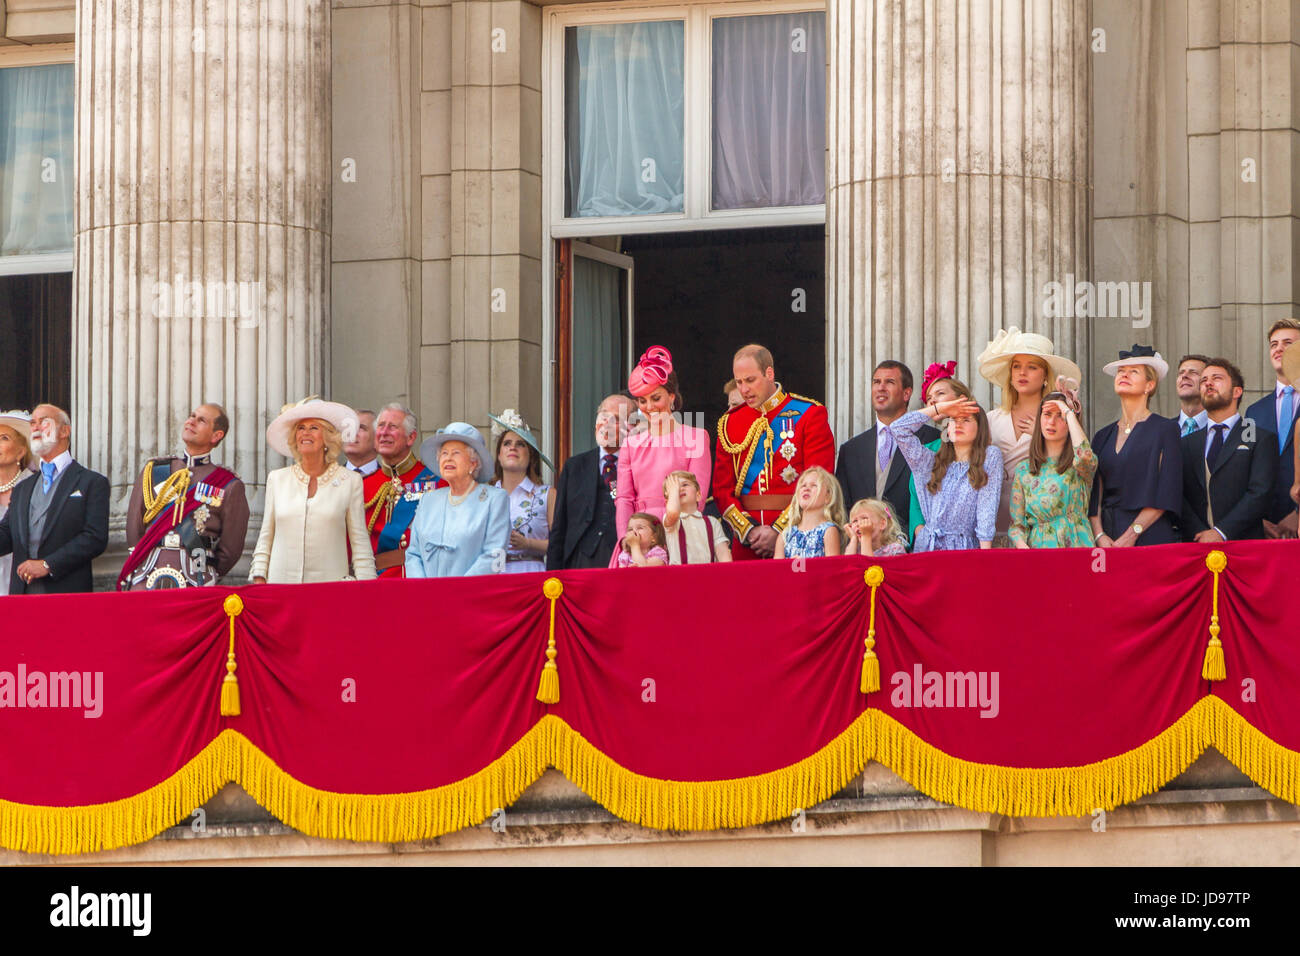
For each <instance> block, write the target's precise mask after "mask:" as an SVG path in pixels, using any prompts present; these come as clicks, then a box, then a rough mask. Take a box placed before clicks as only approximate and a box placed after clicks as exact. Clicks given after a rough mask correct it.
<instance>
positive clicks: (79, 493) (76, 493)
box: [68, 488, 86, 498]
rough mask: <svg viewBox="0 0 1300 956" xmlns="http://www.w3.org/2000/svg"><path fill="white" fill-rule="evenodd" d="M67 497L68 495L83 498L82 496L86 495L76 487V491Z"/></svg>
mask: <svg viewBox="0 0 1300 956" xmlns="http://www.w3.org/2000/svg"><path fill="white" fill-rule="evenodd" d="M68 497H69V498H84V497H86V496H85V495H83V494H82V493H81V489H80V488H78V489H77V490H76V491H74V492H73V493H72V494H70V495H68Z"/></svg>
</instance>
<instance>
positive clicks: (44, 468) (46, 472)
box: [41, 461, 54, 492]
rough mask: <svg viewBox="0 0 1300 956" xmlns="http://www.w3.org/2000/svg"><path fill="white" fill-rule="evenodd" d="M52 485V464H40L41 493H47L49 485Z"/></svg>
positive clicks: (48, 462) (46, 462) (45, 462)
mask: <svg viewBox="0 0 1300 956" xmlns="http://www.w3.org/2000/svg"><path fill="white" fill-rule="evenodd" d="M52 484H54V462H52V461H43V462H41V491H43V492H48V491H49V490H50V485H52Z"/></svg>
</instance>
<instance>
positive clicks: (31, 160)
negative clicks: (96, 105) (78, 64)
mask: <svg viewBox="0 0 1300 956" xmlns="http://www.w3.org/2000/svg"><path fill="white" fill-rule="evenodd" d="M74 102H75V101H74V96H73V67H72V64H70V63H67V64H55V65H50V66H20V67H10V68H6V69H0V273H5V274H10V275H14V274H24V273H27V274H30V273H38V272H54V271H68V270H70V269H71V268H72V225H73V222H72V209H73V205H72V204H73V191H74V186H75V180H74V169H73V114H74Z"/></svg>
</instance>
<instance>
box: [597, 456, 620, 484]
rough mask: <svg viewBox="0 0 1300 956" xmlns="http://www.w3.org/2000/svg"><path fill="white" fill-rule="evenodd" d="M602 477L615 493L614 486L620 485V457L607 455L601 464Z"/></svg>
mask: <svg viewBox="0 0 1300 956" xmlns="http://www.w3.org/2000/svg"><path fill="white" fill-rule="evenodd" d="M600 477H601V478H602V479H604V481H605V484H606V485H607V486H609V490H610V491H611V492H613V490H614V486H615V485H616V484H618V457H617V456H616V455H611V454H610V453H609V452H606V453H605V457H604V459H603V460H602V461H601V464H600Z"/></svg>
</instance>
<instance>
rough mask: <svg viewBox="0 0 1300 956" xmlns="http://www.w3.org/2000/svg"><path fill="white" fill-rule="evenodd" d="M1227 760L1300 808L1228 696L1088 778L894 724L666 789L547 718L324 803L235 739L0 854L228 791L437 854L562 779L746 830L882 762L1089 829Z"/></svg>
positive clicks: (139, 825) (651, 817)
mask: <svg viewBox="0 0 1300 956" xmlns="http://www.w3.org/2000/svg"><path fill="white" fill-rule="evenodd" d="M1209 747H1214V748H1215V749H1217V750H1218V751H1219V752H1220V753H1222V754H1223V755H1224V756H1225V757H1227V758H1228V760H1230V761H1231V762H1232V763H1233V764H1234V765H1236V766H1237V767H1238V768H1240V769H1241V770H1242V771H1243V772H1244V773H1245V774H1246V775H1247V776H1249V777H1250V778H1251V779H1252V780H1253V781H1255V783H1257V784H1259V786H1261V787H1263V788H1264V789H1265V790H1268V791H1269V792H1270V793H1272V794H1274V795H1276V796H1277V797H1280V798H1281V799H1283V800H1286V801H1288V802H1290V803H1300V752H1297V751H1294V750H1289V749H1287V748H1285V747H1282V746H1279V745H1278V744H1276V743H1274V742H1273V741H1272V740H1270V739H1269V738H1268V737H1266V736H1265V735H1264V734H1263V733H1262V732H1260V731H1259V730H1257V729H1256V728H1254V727H1252V726H1251V725H1250V724H1249V723H1248V722H1247V721H1246V720H1245V718H1243V717H1242V716H1241V715H1240V714H1238V713H1237V712H1236V711H1234V710H1233V709H1232V708H1231V707H1229V706H1228V705H1227V704H1225V703H1224V702H1223V701H1222V700H1220V699H1219V698H1217V697H1213V696H1211V697H1205V698H1202V699H1201V700H1199V701H1197V702H1196V704H1194V705H1193V706H1192V707H1191V709H1189V710H1188V711H1187V713H1185V714H1184V715H1183V716H1182V717H1180V718H1179V719H1178V720H1177V721H1175V722H1174V723H1173V724H1172V725H1171V726H1169V727H1168V728H1167V729H1165V730H1164V731H1163V732H1161V733H1160V734H1157V735H1156V736H1155V737H1153V738H1152V739H1151V740H1149V741H1147V742H1146V743H1144V744H1142V745H1140V746H1138V747H1135V748H1133V749H1132V750H1130V751H1128V752H1127V753H1123V754H1119V755H1118V756H1115V757H1109V758H1107V759H1106V760H1100V761H1097V762H1096V763H1091V764H1086V765H1083V766H1077V767H1048V768H1034V767H1003V766H997V765H993V764H978V763H972V762H971V761H967V760H961V759H959V758H956V757H953V756H950V755H949V754H946V753H944V752H943V751H941V750H939V749H938V748H936V747H934V746H932V745H930V744H928V743H926V742H925V741H924V740H922V739H921V738H920V737H918V736H916V734H914V733H913V732H912V731H910V730H908V729H907V728H906V727H904V726H903V725H902V724H900V723H899V722H898V721H897V720H895V719H894V718H893V717H891V716H889V715H888V714H886V713H884V712H883V711H879V710H868V711H864V712H863V713H862V714H860V715H859V716H858V717H857V718H856V719H855V720H854V721H853V723H851V724H850V725H849V726H848V727H847V728H845V729H844V731H843V732H842V733H840V734H839V735H838V736H837V737H836V738H835V739H834V740H832V741H831V742H830V743H828V744H826V746H824V747H822V748H821V749H820V750H818V751H817V752H816V753H814V754H812V755H810V756H808V757H806V758H804V759H803V760H800V761H798V762H796V763H793V764H790V765H789V766H787V767H782V768H780V769H778V770H773V771H770V772H768V773H763V774H756V775H754V776H749V777H739V778H736V779H731V780H707V781H680V780H660V779H656V778H653V777H646V776H643V775H641V774H638V773H635V772H633V771H631V770H628V769H627V768H626V767H623V766H621V765H620V764H618V763H617V762H615V761H614V760H613V759H611V758H610V757H607V756H606V755H605V754H603V753H601V752H600V751H599V750H597V749H596V748H595V746H594V745H593V744H592V743H591V742H590V741H588V740H587V739H586V738H585V737H583V735H582V734H580V733H579V732H578V731H576V730H574V729H573V728H572V727H570V726H569V725H568V724H567V723H565V721H564V720H563V719H561V718H560V717H557V716H555V715H554V714H547V715H546V716H544V717H543V718H542V719H541V720H540V721H538V723H537V724H536V725H534V726H533V728H532V729H531V730H529V731H528V732H527V733H526V734H524V736H523V737H521V738H520V739H519V741H518V742H516V743H515V744H514V746H512V747H511V748H510V749H509V750H507V751H506V752H505V753H504V754H502V756H501V757H499V758H498V759H496V760H494V761H493V762H492V763H491V764H489V765H488V766H486V767H484V768H483V769H482V770H480V771H478V772H477V773H475V774H471V775H470V776H468V777H466V778H464V779H463V780H458V781H456V782H455V783H451V784H447V785H445V786H442V787H435V788H433V789H431V790H421V791H417V792H414V793H396V794H349V793H334V792H331V791H326V790H318V789H316V788H314V787H310V786H307V785H306V784H304V783H302V782H300V781H298V780H296V779H294V778H293V777H292V776H290V775H289V774H288V773H286V772H285V771H283V770H281V769H280V768H279V767H278V766H276V765H275V764H274V763H273V762H272V761H271V759H270V758H269V757H267V756H266V754H264V753H263V752H262V751H261V750H260V749H258V748H257V747H256V746H255V745H254V744H253V743H252V742H251V741H249V740H248V738H246V737H244V736H243V735H242V734H240V733H239V732H237V731H234V730H225V731H222V733H221V735H220V736H218V737H217V739H216V740H214V741H213V742H212V743H211V744H209V745H208V746H207V747H205V748H204V749H203V750H202V751H201V752H200V753H199V754H198V755H197V756H195V758H194V759H193V760H191V761H190V762H189V763H187V764H186V765H185V766H184V767H182V768H181V769H180V770H178V771H177V772H176V773H174V774H173V775H172V776H170V777H168V778H167V779H166V780H164V781H163V782H162V783H160V784H158V785H157V786H155V787H151V788H150V789H149V790H146V791H144V792H143V793H140V794H137V795H136V796H134V797H127V798H125V799H123V800H117V801H114V802H112V803H103V804H95V805H92V806H82V807H42V806H33V805H29V804H19V803H10V802H8V801H3V800H0V846H4V847H6V848H8V849H12V850H20V851H22V852H26V853H50V854H72V853H92V852H95V851H98V850H108V849H114V848H117V847H122V846H129V845H132V844H136V843H143V842H144V841H145V840H148V839H151V838H152V837H154V836H156V835H157V834H159V833H161V832H162V831H163V830H165V829H167V828H168V827H170V826H173V825H175V824H177V823H179V822H181V821H183V820H184V819H186V818H187V817H188V816H190V815H191V814H192V813H193V812H194V810H195V809H196V808H197V807H199V806H202V805H203V804H204V803H205V802H206V801H208V800H210V799H211V798H212V797H213V795H215V794H216V792H217V791H218V790H220V789H221V787H222V786H223V785H224V784H226V783H227V782H228V781H234V782H235V783H238V784H239V785H240V786H242V787H243V788H244V790H246V791H247V792H248V794H249V795H250V796H251V797H252V798H253V799H254V800H256V801H257V802H258V803H259V804H261V805H262V806H263V807H265V808H266V809H267V810H268V811H269V812H270V813H271V814H272V815H274V816H275V817H276V818H277V819H279V820H281V821H282V822H284V823H285V824H286V825H288V826H290V827H293V828H294V829H295V830H298V831H299V832H301V833H304V834H306V835H307V836H313V837H323V838H326V839H345V840H358V841H367V842H383V843H394V842H410V841H414V840H425V839H431V838H433V837H437V836H440V835H442V834H444V833H450V832H452V831H455V830H459V829H463V828H464V827H469V826H476V825H477V824H479V823H482V822H483V821H484V820H486V819H488V818H489V817H490V816H491V815H492V814H493V812H494V811H495V810H497V809H498V808H505V807H508V806H510V804H512V803H513V802H514V801H515V800H517V799H518V798H519V796H520V795H521V794H522V793H523V792H524V790H526V789H527V788H528V787H529V786H531V785H532V784H533V783H534V782H535V781H536V780H537V779H538V778H539V777H540V776H541V775H542V773H543V772H544V771H545V770H546V768H547V767H548V766H554V767H555V768H557V769H558V770H559V771H560V772H561V773H563V774H564V775H565V776H566V777H567V778H568V779H569V780H571V781H572V782H573V783H574V784H576V785H577V786H578V787H579V788H580V789H582V790H583V791H584V792H585V793H586V794H587V795H588V796H590V797H591V798H592V799H593V800H595V801H596V802H597V803H599V804H600V805H601V806H603V807H605V808H606V809H607V810H609V811H610V812H611V813H613V814H614V815H615V816H617V817H620V818H621V819H624V820H627V821H629V822H632V823H637V824H640V825H642V826H646V827H652V828H654V829H660V830H715V829H720V828H739V827H748V826H754V825H757V824H760V823H767V822H770V821H773V820H779V819H782V818H789V817H791V816H792V815H793V814H794V813H795V811H797V810H800V809H806V808H809V807H812V806H815V805H816V804H818V803H821V802H822V801H824V800H826V799H828V798H830V797H832V796H834V795H835V794H836V793H838V792H839V791H840V790H842V789H844V787H845V786H847V785H848V783H849V782H850V781H851V780H852V779H853V778H854V777H856V776H857V775H858V774H859V773H861V772H862V769H863V767H865V766H866V765H867V763H868V761H871V760H875V761H878V762H879V763H882V764H884V765H885V766H886V767H888V768H889V769H891V770H893V771H894V773H896V774H898V775H899V776H900V777H902V778H903V779H904V780H906V781H907V782H908V783H910V784H911V785H912V786H914V787H916V789H917V790H919V791H921V792H922V793H924V794H926V795H928V796H930V797H932V798H934V799H936V800H940V801H942V802H944V803H949V804H952V805H954V806H959V807H963V808H965V809H968V810H974V811H977V812H982V813H999V814H1004V815H1007V816H1021V817H1047V816H1087V815H1089V814H1091V813H1092V812H1093V811H1095V810H1097V809H1103V810H1112V809H1114V808H1115V807H1117V806H1120V805H1122V804H1125V803H1131V802H1132V801H1134V800H1137V799H1138V798H1139V797H1143V796H1145V795H1146V794H1148V793H1152V792H1154V791H1156V790H1158V789H1160V787H1162V786H1164V785H1165V784H1166V783H1168V782H1169V781H1170V780H1172V779H1173V778H1174V777H1176V776H1178V774H1180V773H1182V772H1183V771H1184V770H1186V769H1187V767H1188V766H1190V765H1191V763H1192V762H1193V761H1194V760H1196V758H1197V757H1199V756H1200V755H1201V754H1202V753H1204V752H1205V750H1206V749H1207V748H1209Z"/></svg>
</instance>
